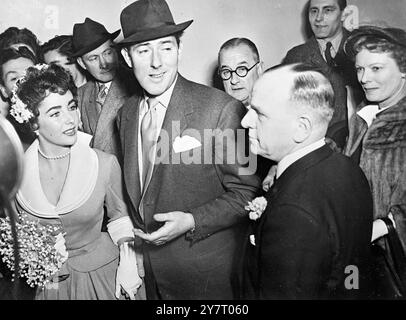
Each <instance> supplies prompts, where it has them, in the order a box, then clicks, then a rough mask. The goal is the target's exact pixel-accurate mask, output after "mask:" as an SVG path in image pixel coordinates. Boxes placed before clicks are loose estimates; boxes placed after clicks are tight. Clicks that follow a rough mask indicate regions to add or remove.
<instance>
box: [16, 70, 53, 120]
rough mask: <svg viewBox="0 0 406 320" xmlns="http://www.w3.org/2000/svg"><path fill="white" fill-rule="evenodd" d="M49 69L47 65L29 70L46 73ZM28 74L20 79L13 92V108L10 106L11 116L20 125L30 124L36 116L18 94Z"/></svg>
mask: <svg viewBox="0 0 406 320" xmlns="http://www.w3.org/2000/svg"><path fill="white" fill-rule="evenodd" d="M48 67H49V65H47V64H43V63H42V64H36V65H34V66H32V67H29V68H35V69H37V70H39V71H44V70H46V69H47V68H48ZM26 76H27V73H26V74H24V75H23V76H22V77H20V78H19V79H18V80H17V82H16V84H15V86H14V88H13V91H12V95H11V99H10V100H11V106H10V114H11V115H12V116H13V117H14V119H16V121H17V122H19V123H25V122H28V121H29V120H30V119H31V118H32V117H34V114H33V113H32V111H31V110H30V109H28V107H27V104H25V103H24V102H23V101H22V100H21V99H20V97H19V96H18V94H17V91H18V89H19V87H20V86H21V85H22V84H23V83H24V82H25V81H26V80H27V79H26Z"/></svg>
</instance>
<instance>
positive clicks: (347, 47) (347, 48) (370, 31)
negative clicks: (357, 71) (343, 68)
mask: <svg viewBox="0 0 406 320" xmlns="http://www.w3.org/2000/svg"><path fill="white" fill-rule="evenodd" d="M365 36H372V37H375V38H377V39H385V40H387V41H389V42H391V43H393V44H396V45H398V46H401V47H404V48H405V49H406V32H405V30H402V29H398V28H380V27H377V26H361V27H359V28H358V29H356V30H354V31H353V32H352V33H351V35H350V36H349V37H348V38H347V40H346V41H345V43H344V52H345V54H346V55H347V56H349V57H350V58H352V59H354V58H355V56H356V54H357V52H356V51H355V50H354V49H355V48H354V46H355V44H356V43H357V42H358V40H359V39H361V38H362V37H365Z"/></svg>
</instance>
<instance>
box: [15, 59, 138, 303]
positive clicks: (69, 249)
mask: <svg viewBox="0 0 406 320" xmlns="http://www.w3.org/2000/svg"><path fill="white" fill-rule="evenodd" d="M12 101H13V104H12V106H11V109H10V114H11V115H12V116H14V117H15V118H16V119H17V120H18V121H20V122H21V121H22V122H28V123H29V124H30V126H31V128H32V129H33V131H34V132H35V134H36V135H37V139H36V140H35V141H34V142H33V143H32V144H31V146H30V147H29V148H28V149H27V151H26V152H25V159H24V166H25V168H24V176H23V180H22V184H21V187H20V189H19V191H18V193H17V196H16V206H17V209H18V212H19V213H20V214H24V215H28V217H29V218H30V219H35V220H37V221H39V222H40V223H41V224H43V225H53V226H57V227H58V228H59V229H61V230H60V233H59V235H58V236H57V237H56V239H57V241H56V245H55V248H56V249H57V251H58V252H60V255H61V257H62V256H64V260H65V259H66V256H67V259H66V261H64V263H63V264H62V267H60V269H59V271H58V272H57V273H55V274H54V275H53V276H52V277H51V279H50V280H49V282H47V283H46V284H45V286H44V287H41V286H38V289H37V294H36V298H37V299H86V300H88V299H114V298H115V297H116V298H123V296H126V297H129V298H131V299H134V297H135V294H136V293H137V289H138V288H139V287H140V285H141V283H142V281H141V278H140V277H139V274H138V270H137V262H136V254H135V249H134V246H133V234H132V227H133V226H132V223H131V220H130V218H129V217H128V214H127V209H126V205H125V203H124V201H123V190H122V180H121V169H120V166H119V163H118V161H117V159H116V157H115V156H113V155H109V154H107V153H104V152H102V151H99V150H97V149H92V148H90V147H89V142H90V139H91V136H89V135H87V134H85V133H82V132H79V131H78V125H79V112H78V107H77V101H76V87H75V85H74V83H73V80H72V77H71V76H70V74H69V73H68V72H67V71H65V70H64V69H63V68H62V67H60V66H57V65H40V66H38V65H37V66H34V67H30V68H28V69H27V73H26V75H25V76H24V77H23V78H21V79H20V80H19V81H18V82H17V86H16V89H15V91H14V97H13V100H12ZM104 210H106V211H107V215H108V217H109V223H108V233H106V232H101V226H102V220H103V214H104ZM62 262H63V261H62ZM28 277H29V275H28ZM120 291H121V295H120Z"/></svg>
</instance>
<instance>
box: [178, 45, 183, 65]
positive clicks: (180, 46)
mask: <svg viewBox="0 0 406 320" xmlns="http://www.w3.org/2000/svg"><path fill="white" fill-rule="evenodd" d="M182 51H183V42H182V40H179V46H178V60H181V59H182Z"/></svg>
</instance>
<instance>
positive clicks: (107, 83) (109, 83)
mask: <svg viewBox="0 0 406 320" xmlns="http://www.w3.org/2000/svg"><path fill="white" fill-rule="evenodd" d="M111 83H112V81H109V82H97V87H98V88H100V86H101V85H103V84H104V85H105V86H106V88H107V92H109V90H110V87H111Z"/></svg>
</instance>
